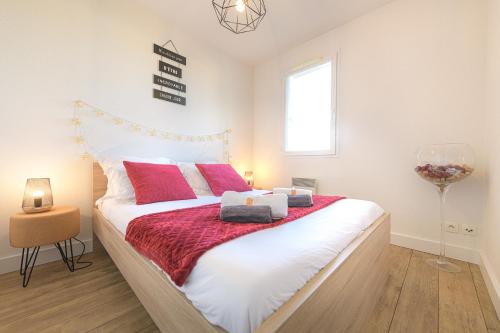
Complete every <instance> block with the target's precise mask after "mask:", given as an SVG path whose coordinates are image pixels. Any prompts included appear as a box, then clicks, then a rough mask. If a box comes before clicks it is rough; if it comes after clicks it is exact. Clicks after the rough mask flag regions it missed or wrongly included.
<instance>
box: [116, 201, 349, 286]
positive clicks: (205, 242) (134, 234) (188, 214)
mask: <svg viewBox="0 0 500 333" xmlns="http://www.w3.org/2000/svg"><path fill="white" fill-rule="evenodd" d="M341 199H344V197H339V196H321V195H315V196H314V197H313V200H314V205H313V206H312V207H305V208H303V207H290V208H289V209H288V217H286V218H284V219H282V220H278V221H276V222H274V223H270V224H255V223H244V224H241V223H227V222H223V221H221V220H220V219H219V213H220V204H213V205H206V206H200V207H192V208H185V209H178V210H173V211H168V212H163V213H155V214H149V215H145V216H141V217H138V218H136V219H134V220H133V221H132V222H130V223H129V225H128V227H127V233H126V236H125V239H126V240H127V241H128V242H129V243H130V244H131V245H132V246H133V247H134V248H135V249H136V250H137V251H138V252H139V253H141V254H142V255H144V256H146V257H148V258H149V259H151V260H152V261H153V262H154V263H156V264H157V265H158V266H160V267H161V268H162V269H163V270H164V271H165V272H167V273H168V275H169V276H170V278H171V279H172V280H173V281H174V282H175V284H176V285H178V286H182V285H183V284H184V283H185V282H186V280H187V278H188V276H189V274H190V273H191V271H192V270H193V268H194V266H195V265H196V262H197V261H198V259H199V258H200V257H201V256H202V255H203V254H204V253H205V252H207V251H208V250H210V249H212V248H214V247H215V246H217V245H220V244H222V243H225V242H228V241H230V240H232V239H235V238H237V237H241V236H244V235H247V234H249V233H252V232H256V231H259V230H263V229H267V228H273V227H276V226H279V225H282V224H285V223H288V222H291V221H294V220H296V219H298V218H301V217H303V216H306V215H308V214H311V213H313V212H315V211H317V210H319V209H321V208H324V207H326V206H328V205H331V204H332V203H334V202H336V201H338V200H341Z"/></svg>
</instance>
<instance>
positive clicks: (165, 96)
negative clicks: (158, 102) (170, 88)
mask: <svg viewBox="0 0 500 333" xmlns="http://www.w3.org/2000/svg"><path fill="white" fill-rule="evenodd" d="M153 97H154V98H158V99H162V100H164V101H169V102H172V103H177V104H180V105H186V98H185V97H182V96H177V95H174V94H171V93H168V92H165V91H161V90H158V89H153Z"/></svg>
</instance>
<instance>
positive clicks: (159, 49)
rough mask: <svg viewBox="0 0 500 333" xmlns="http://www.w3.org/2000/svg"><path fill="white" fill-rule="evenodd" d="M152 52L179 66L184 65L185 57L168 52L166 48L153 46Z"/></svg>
mask: <svg viewBox="0 0 500 333" xmlns="http://www.w3.org/2000/svg"><path fill="white" fill-rule="evenodd" d="M153 51H154V53H156V54H159V55H161V56H162V57H165V58H168V59H170V60H173V61H175V62H178V63H179V64H183V65H186V57H184V56H181V55H180V54H177V53H175V52H172V51H170V50H167V49H166V48H164V47H161V46H160V45H156V44H153Z"/></svg>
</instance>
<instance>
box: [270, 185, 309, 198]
mask: <svg viewBox="0 0 500 333" xmlns="http://www.w3.org/2000/svg"><path fill="white" fill-rule="evenodd" d="M293 191H295V194H294V195H308V196H310V197H311V198H312V195H313V192H312V191H311V190H306V189H302V188H297V189H296V188H289V187H275V188H273V193H285V194H288V195H292V194H293V193H292V192H293Z"/></svg>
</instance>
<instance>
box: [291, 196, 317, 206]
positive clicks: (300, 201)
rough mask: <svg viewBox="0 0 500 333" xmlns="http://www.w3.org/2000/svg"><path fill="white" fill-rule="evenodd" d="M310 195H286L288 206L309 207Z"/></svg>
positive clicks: (310, 203) (310, 204)
mask: <svg viewBox="0 0 500 333" xmlns="http://www.w3.org/2000/svg"><path fill="white" fill-rule="evenodd" d="M312 205H313V202H312V197H311V196H309V195H307V194H297V195H288V207H311V206H312Z"/></svg>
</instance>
